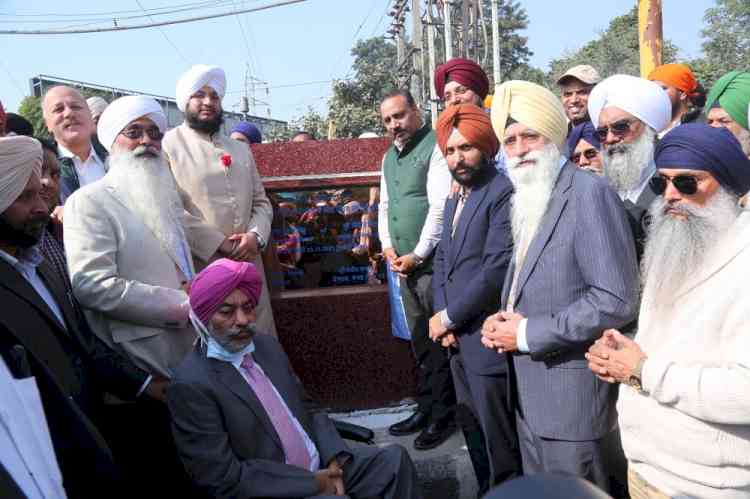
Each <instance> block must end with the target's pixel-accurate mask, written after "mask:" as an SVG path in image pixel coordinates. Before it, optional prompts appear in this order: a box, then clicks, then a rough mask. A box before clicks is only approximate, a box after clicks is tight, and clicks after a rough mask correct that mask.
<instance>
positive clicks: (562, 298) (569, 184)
mask: <svg viewBox="0 0 750 499" xmlns="http://www.w3.org/2000/svg"><path fill="white" fill-rule="evenodd" d="M492 125H493V128H494V130H495V133H497V135H498V136H499V138H500V142H501V147H502V148H503V151H504V154H505V156H506V158H507V165H508V176H509V178H510V180H511V182H512V183H513V186H514V187H515V194H514V195H513V199H512V209H511V224H512V228H513V239H514V243H515V245H514V253H513V257H512V258H511V263H510V267H509V269H508V272H507V273H506V280H505V284H504V287H503V292H502V308H501V311H500V312H498V313H496V314H493V315H491V316H490V317H489V318H488V319H487V320H486V321H485V322H484V325H483V327H482V343H483V344H484V345H485V346H486V347H488V348H492V349H494V350H497V351H499V352H501V353H503V354H505V353H509V354H511V355H510V358H511V359H512V363H513V367H514V371H515V381H514V384H515V391H516V394H517V399H518V405H517V408H516V424H517V428H518V436H519V443H520V448H521V457H522V460H523V471H524V474H534V473H541V472H557V473H566V474H573V475H576V476H580V477H583V478H586V479H588V480H590V481H591V482H593V483H595V484H597V485H598V486H599V487H601V488H602V489H604V490H612V489H613V487H612V484H613V482H616V481H617V478H619V479H620V481H621V482H623V481H624V479H625V460H624V457H623V456H622V454H621V453H618V451H617V449H618V447H619V443H618V440H619V434H618V431H617V422H616V417H617V416H616V412H615V407H614V406H615V399H616V396H617V394H616V390H614V387H610V386H607V385H606V384H605V383H601V382H599V381H598V380H597V379H596V378H595V377H594V376H593V375H592V374H591V373H590V372H587V371H586V369H585V367H586V360H585V359H584V354H585V352H586V350H587V349H588V347H589V346H590V345H591V344H593V343H594V341H595V340H597V339H598V338H599V337H601V334H602V331H604V330H605V329H608V328H610V327H614V326H612V324H618V326H616V327H622V326H624V325H625V324H627V323H629V322H630V321H632V320H633V318H634V317H635V313H636V311H637V306H638V275H637V274H638V273H637V266H636V257H635V245H634V244H633V239H632V235H631V231H630V228H629V227H628V222H627V218H626V215H625V210H624V208H623V206H622V202H621V201H620V200H619V198H618V197H617V195H616V194H615V193H614V191H613V190H612V189H611V188H610V187H609V186H608V185H607V183H606V182H605V181H604V179H602V178H600V177H598V176H595V175H590V174H588V173H586V172H583V171H581V170H580V168H578V167H576V166H575V165H573V164H572V163H571V162H569V161H568V160H567V158H566V157H565V155H564V154H562V151H563V147H564V144H565V137H566V135H567V122H566V119H565V114H564V111H563V108H562V105H561V104H560V102H559V100H558V99H557V97H555V95H554V94H553V93H552V92H550V91H549V90H547V89H545V88H544V87H541V86H539V85H536V84H534V83H530V82H525V81H510V82H506V83H504V84H503V85H501V86H500V87H498V89H497V92H496V95H495V99H493V103H492Z"/></svg>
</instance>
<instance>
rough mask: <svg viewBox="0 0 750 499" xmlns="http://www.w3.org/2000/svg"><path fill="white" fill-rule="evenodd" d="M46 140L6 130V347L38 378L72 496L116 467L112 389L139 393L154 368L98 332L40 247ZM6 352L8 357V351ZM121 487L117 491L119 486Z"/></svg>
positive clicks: (1, 253) (2, 153) (2, 146)
mask: <svg viewBox="0 0 750 499" xmlns="http://www.w3.org/2000/svg"><path fill="white" fill-rule="evenodd" d="M41 162H42V147H41V145H40V144H39V142H38V141H36V140H34V139H32V138H29V137H7V138H0V185H2V187H3V188H2V189H0V303H2V304H3V313H2V314H0V354H2V355H3V356H4V357H6V356H8V355H10V356H11V357H18V355H19V354H18V352H21V354H20V355H21V357H22V358H23V359H24V360H23V362H22V364H23V365H27V366H28V374H26V375H31V376H34V377H35V378H36V380H37V384H38V386H39V391H40V394H41V398H42V402H43V405H44V409H45V414H46V417H47V419H48V422H49V427H50V433H51V435H52V441H53V445H54V449H55V453H56V454H57V458H58V461H59V463H60V468H61V471H62V474H63V479H64V486H65V488H66V490H67V491H68V495H69V496H70V497H101V495H102V493H103V492H102V490H103V489H102V487H104V486H105V485H104V484H110V485H109V486H108V487H107V488H108V489H112V488H115V487H114V486H113V485H111V484H113V483H114V481H115V479H116V477H117V472H116V469H115V466H114V463H113V462H112V456H111V454H110V451H109V449H108V447H107V445H106V443H105V442H104V440H103V439H102V437H101V435H100V434H99V433H98V431H97V429H96V428H95V427H94V425H93V424H92V423H91V420H90V419H95V418H96V416H97V412H98V408H99V405H100V402H101V397H102V392H103V390H106V391H108V392H111V393H114V394H115V395H117V396H119V397H122V398H130V399H132V398H135V397H136V395H137V394H138V392H139V390H141V389H142V388H143V387H144V384H145V382H146V380H147V374H146V373H145V372H143V371H141V370H140V369H138V368H137V367H136V366H134V365H133V364H132V363H130V362H129V361H128V360H127V359H125V358H123V357H121V356H120V355H118V354H117V353H115V352H114V351H112V350H111V349H109V348H108V347H107V346H106V345H105V344H104V343H102V342H101V341H100V340H98V338H96V337H95V336H94V335H93V334H92V333H91V331H90V330H89V329H88V328H87V327H86V324H85V322H82V321H81V320H79V317H78V316H77V315H76V313H75V311H74V308H73V305H72V296H71V295H70V294H69V293H66V291H65V286H64V284H63V283H62V282H60V280H59V277H58V275H57V273H56V272H55V270H54V269H53V268H52V266H51V265H50V263H49V262H47V261H45V260H44V259H43V258H42V257H41V254H40V251H39V248H38V244H37V243H38V242H39V237H40V236H41V234H42V233H43V231H44V230H45V227H46V224H47V223H48V221H49V213H48V207H47V204H46V203H45V201H44V199H43V198H42V197H41V190H42V185H41V181H40V175H41ZM6 358H7V357H6ZM113 493H114V492H113Z"/></svg>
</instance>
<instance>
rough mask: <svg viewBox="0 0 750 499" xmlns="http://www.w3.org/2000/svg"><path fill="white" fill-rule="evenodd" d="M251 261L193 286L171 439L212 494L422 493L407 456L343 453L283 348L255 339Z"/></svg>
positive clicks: (219, 264) (365, 450)
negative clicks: (191, 338)
mask: <svg viewBox="0 0 750 499" xmlns="http://www.w3.org/2000/svg"><path fill="white" fill-rule="evenodd" d="M262 289H263V286H262V281H261V276H260V273H259V272H258V269H256V267H255V265H253V264H252V263H247V262H235V261H232V260H227V259H221V260H217V261H215V262H214V263H212V264H211V265H209V266H208V267H206V268H205V269H203V271H202V272H200V273H199V274H198V275H197V276H196V277H195V279H194V280H193V282H192V285H191V288H190V309H191V310H190V318H191V320H192V321H193V324H194V325H195V328H196V330H198V332H199V334H200V337H201V340H202V342H201V344H199V345H198V346H197V348H196V349H195V350H194V351H193V353H192V354H190V355H189V356H188V357H187V358H186V359H185V361H184V362H183V363H182V365H180V366H179V367H178V368H177V370H176V372H175V376H174V378H173V380H172V383H171V384H170V386H169V388H168V390H167V401H168V404H169V410H170V412H171V414H172V429H173V433H174V437H175V443H176V444H177V448H178V450H179V452H180V455H181V456H182V460H183V463H184V464H185V467H186V468H187V470H188V472H189V474H190V476H192V477H193V479H194V481H195V482H196V483H197V484H198V485H199V486H200V487H201V488H202V489H204V490H205V492H207V493H208V495H210V496H211V497H220V498H234V497H243V498H247V499H250V498H261V497H262V498H271V497H285V498H300V499H301V498H306V497H312V496H315V497H318V496H333V495H347V494H348V495H350V496H352V497H382V498H384V499H402V498H403V499H412V498H420V497H422V494H421V491H420V489H419V486H418V484H417V479H416V473H415V470H414V464H413V463H412V462H411V459H410V458H409V455H408V454H407V453H406V451H405V450H404V449H403V448H402V447H400V446H398V445H391V446H388V447H384V448H378V447H374V446H372V447H359V448H356V449H349V448H348V447H347V445H346V444H345V443H344V441H343V440H342V439H341V437H340V436H339V434H338V432H337V431H336V428H335V427H334V425H333V423H332V421H331V420H330V419H329V418H328V415H327V414H326V413H325V412H324V411H321V410H319V409H317V408H316V407H315V405H314V404H313V403H312V401H311V400H310V399H309V397H308V396H307V395H306V393H305V391H304V389H303V388H302V386H301V385H300V384H299V380H298V378H297V377H296V376H295V375H294V371H293V369H292V366H291V365H290V364H289V359H288V358H287V356H286V355H285V354H284V351H283V350H282V348H281V345H280V344H279V343H278V342H277V341H276V339H275V338H274V337H272V336H271V335H269V334H260V335H257V334H256V333H257V327H256V325H255V321H256V314H255V310H256V307H257V306H258V303H259V301H260V298H261V293H262Z"/></svg>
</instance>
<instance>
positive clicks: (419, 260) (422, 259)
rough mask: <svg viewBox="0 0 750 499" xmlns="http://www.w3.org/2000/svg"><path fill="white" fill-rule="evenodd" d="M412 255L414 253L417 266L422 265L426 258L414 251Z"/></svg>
mask: <svg viewBox="0 0 750 499" xmlns="http://www.w3.org/2000/svg"><path fill="white" fill-rule="evenodd" d="M412 255H414V261H415V262H417V267H421V266H422V264H423V263H424V258H422V257H420V256H419V255H417V254H416V253H412Z"/></svg>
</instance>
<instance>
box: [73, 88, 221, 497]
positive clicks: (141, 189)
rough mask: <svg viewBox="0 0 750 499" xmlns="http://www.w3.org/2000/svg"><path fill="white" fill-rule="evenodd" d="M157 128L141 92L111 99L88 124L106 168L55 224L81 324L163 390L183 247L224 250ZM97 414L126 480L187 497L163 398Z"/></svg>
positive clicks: (153, 105) (180, 311) (176, 323)
mask: <svg viewBox="0 0 750 499" xmlns="http://www.w3.org/2000/svg"><path fill="white" fill-rule="evenodd" d="M165 128H166V117H165V115H164V113H163V111H162V109H161V107H160V106H159V104H158V103H157V102H156V101H155V100H153V99H151V98H149V97H144V96H128V97H122V98H120V99H117V100H115V101H114V102H112V104H110V106H109V107H108V108H107V109H106V110H105V111H104V113H102V116H101V118H100V120H99V124H98V128H97V132H98V136H99V139H100V141H101V143H102V145H103V146H104V147H106V148H107V150H108V151H109V152H110V155H109V157H108V159H107V161H108V165H109V170H108V172H107V174H106V175H105V176H104V178H102V179H101V180H99V181H97V182H94V183H92V184H90V185H86V186H84V187H82V188H80V189H79V190H77V191H76V192H74V193H73V194H72V195H71V196H70V197H69V198H68V200H67V202H66V205H65V220H64V238H65V247H66V251H67V256H68V268H69V270H70V276H71V281H72V286H73V292H74V294H75V296H76V297H77V298H78V300H79V301H80V303H81V305H82V307H83V308H84V312H85V314H86V317H87V319H88V320H89V323H90V325H91V329H92V330H93V331H94V333H95V334H96V335H97V336H99V337H100V338H101V339H102V340H104V342H106V343H107V344H108V345H109V346H110V347H112V348H113V349H115V350H118V351H120V352H122V353H124V354H125V355H127V356H128V357H129V358H130V359H132V361H133V362H134V363H135V364H136V365H138V367H140V368H142V369H144V370H145V371H147V372H148V373H149V374H150V377H149V380H150V382H151V383H160V384H162V385H163V387H164V388H163V389H164V390H166V386H167V384H168V383H169V379H171V377H172V372H173V369H174V368H175V367H176V366H177V365H178V364H179V363H180V362H181V361H182V359H183V358H184V357H185V356H186V355H187V354H188V353H189V352H190V350H191V349H192V346H193V342H194V340H195V331H194V330H193V328H192V327H191V326H190V322H189V319H188V313H189V308H190V307H189V304H188V296H187V293H186V290H187V289H188V286H189V283H190V281H191V280H192V279H193V277H194V274H195V270H194V267H193V261H192V257H191V252H192V253H194V254H196V255H202V257H204V258H211V257H212V255H213V254H214V253H215V252H216V251H218V250H222V249H223V250H226V249H227V248H231V246H232V244H231V242H230V241H228V240H225V239H226V238H223V237H212V231H210V230H208V231H207V230H206V229H207V227H206V225H205V223H204V222H203V221H202V220H200V219H198V218H196V217H193V216H192V215H189V214H188V213H187V212H186V211H185V208H184V207H183V204H182V201H181V199H180V194H179V192H178V189H177V188H176V185H175V182H174V179H173V178H172V175H171V172H170V170H169V166H168V164H167V162H166V161H165V159H164V157H163V155H162V153H161V138H162V136H163V133H164V130H165ZM222 244H223V245H224V247H223V248H222ZM163 400H164V399H163V398H162V402H163ZM106 410H108V411H109V414H108V417H107V418H106V419H105V420H106V422H107V425H106V426H105V427H104V428H102V430H103V433H104V434H105V437H107V438H108V439H109V440H110V444H111V446H112V448H113V452H114V454H115V457H116V459H118V460H119V462H120V463H121V464H122V465H123V468H124V471H125V475H126V478H128V479H129V481H132V483H135V484H138V483H154V481H164V483H175V484H177V485H178V488H177V489H176V490H181V493H178V492H176V491H173V492H174V493H175V495H176V496H181V497H182V496H183V495H186V496H190V495H191V494H190V491H189V487H190V484H189V480H187V477H186V476H185V474H184V470H183V469H182V468H181V466H180V463H179V460H178V459H177V456H176V452H175V450H174V444H173V442H172V439H171V435H170V431H169V415H168V412H167V410H166V407H165V406H164V404H163V403H161V402H156V401H154V402H148V401H145V400H141V399H140V398H139V399H137V400H136V402H135V403H121V404H110V405H108V407H107V409H106ZM146 447H147V448H148V452H144V448H146ZM149 473H153V474H155V475H154V476H150V475H149ZM160 475H162V476H160ZM147 476H148V479H147ZM167 477H168V478H167ZM151 478H153V480H151ZM131 479H132V480H131ZM181 486H184V487H186V489H185V490H183V489H181V488H179V487H181Z"/></svg>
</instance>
